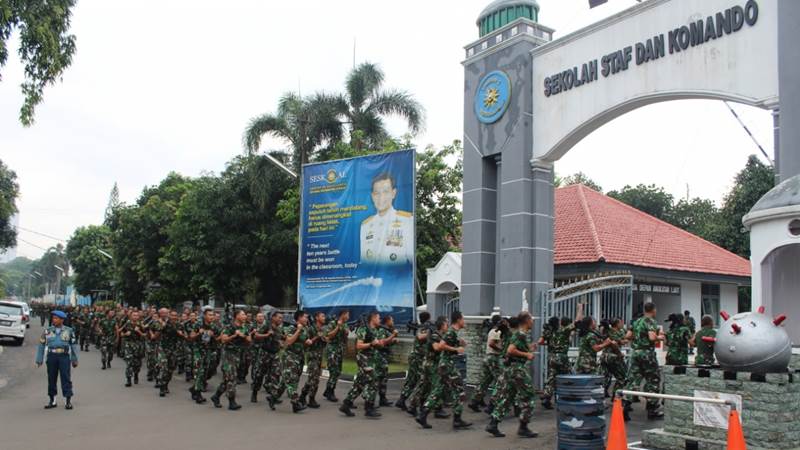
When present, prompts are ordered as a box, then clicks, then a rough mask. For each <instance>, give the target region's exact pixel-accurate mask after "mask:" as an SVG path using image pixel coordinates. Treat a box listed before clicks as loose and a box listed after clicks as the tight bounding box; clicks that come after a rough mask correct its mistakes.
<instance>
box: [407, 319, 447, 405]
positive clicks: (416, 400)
mask: <svg viewBox="0 0 800 450" xmlns="http://www.w3.org/2000/svg"><path fill="white" fill-rule="evenodd" d="M441 340H442V335H441V334H439V331H438V330H434V329H431V330H430V331H429V332H428V339H427V340H426V341H425V354H424V357H423V362H422V371H421V373H420V380H419V383H418V384H417V387H416V388H415V389H414V392H413V394H412V395H411V403H410V405H409V406H410V407H411V409H412V410H413V409H416V408H417V407H418V406H420V405H422V404H423V403H424V402H425V401H426V400H427V399H428V395H429V394H430V392H431V388H432V387H433V383H434V381H435V378H436V377H437V376H438V374H437V368H438V367H439V352H437V351H435V350H434V349H433V344H435V343H437V342H439V341H441Z"/></svg>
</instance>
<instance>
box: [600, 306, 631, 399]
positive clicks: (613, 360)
mask: <svg viewBox="0 0 800 450" xmlns="http://www.w3.org/2000/svg"><path fill="white" fill-rule="evenodd" d="M623 325H624V323H623V322H622V319H613V320H611V321H610V323H609V324H608V327H607V329H606V331H605V334H606V335H608V338H609V339H610V340H611V345H609V346H608V347H606V349H605V350H603V354H602V355H600V368H601V372H602V374H603V376H604V377H605V381H604V383H603V386H604V388H605V391H606V397H613V398H616V394H617V391H619V390H620V389H622V387H623V386H625V379H626V377H627V376H628V366H627V365H626V364H625V355H624V354H622V346H623V345H625V343H626V342H627V341H626V340H625V329H624V327H623ZM612 377H613V378H614V380H615V381H614V391H613V392H612V393H611V394H609V393H608V390H609V388H610V387H611V378H612Z"/></svg>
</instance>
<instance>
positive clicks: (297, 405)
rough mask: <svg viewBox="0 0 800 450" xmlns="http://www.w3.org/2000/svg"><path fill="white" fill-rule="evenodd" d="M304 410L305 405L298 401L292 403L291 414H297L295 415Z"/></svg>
mask: <svg viewBox="0 0 800 450" xmlns="http://www.w3.org/2000/svg"><path fill="white" fill-rule="evenodd" d="M304 409H306V407H305V405H303V404H302V403H300V402H299V401H297V402H292V412H293V413H295V414H297V413H299V412H300V411H302V410H304Z"/></svg>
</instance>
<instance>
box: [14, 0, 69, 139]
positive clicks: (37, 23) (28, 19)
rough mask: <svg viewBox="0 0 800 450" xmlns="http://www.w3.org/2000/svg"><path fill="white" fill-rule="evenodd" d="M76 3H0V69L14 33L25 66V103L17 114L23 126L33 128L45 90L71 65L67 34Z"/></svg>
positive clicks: (58, 0)
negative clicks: (16, 36)
mask: <svg viewBox="0 0 800 450" xmlns="http://www.w3.org/2000/svg"><path fill="white" fill-rule="evenodd" d="M75 3H76V0H3V1H0V69H1V68H2V67H3V66H5V63H6V61H7V60H8V54H9V48H8V41H9V40H10V38H11V34H12V32H14V31H15V30H16V31H18V32H19V40H20V47H19V50H18V53H19V57H20V60H21V61H22V63H23V64H25V81H24V82H23V83H22V94H23V95H24V96H25V99H24V101H23V104H22V108H21V109H20V113H19V120H20V122H22V124H23V125H25V126H30V125H31V124H33V119H34V112H35V109H36V106H37V105H38V104H39V103H41V102H42V98H43V93H44V88H45V87H46V86H48V85H51V84H54V83H55V82H56V80H59V79H60V78H61V76H62V75H63V73H64V70H66V68H67V67H69V66H70V64H72V55H73V54H74V53H75V36H74V35H72V34H69V27H70V20H71V18H72V8H73V7H74V6H75ZM0 79H2V77H0Z"/></svg>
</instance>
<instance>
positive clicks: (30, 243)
mask: <svg viewBox="0 0 800 450" xmlns="http://www.w3.org/2000/svg"><path fill="white" fill-rule="evenodd" d="M17 240H18V241H21V242H24V243H25V244H28V245H30V246H32V247H36V248H38V249H39V250H44V251H47V250H49V249H47V248H44V247H40V246H38V245H36V244H34V243H33V242H28V241H26V240H25V239H22V238H21V237H19V236H17Z"/></svg>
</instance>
